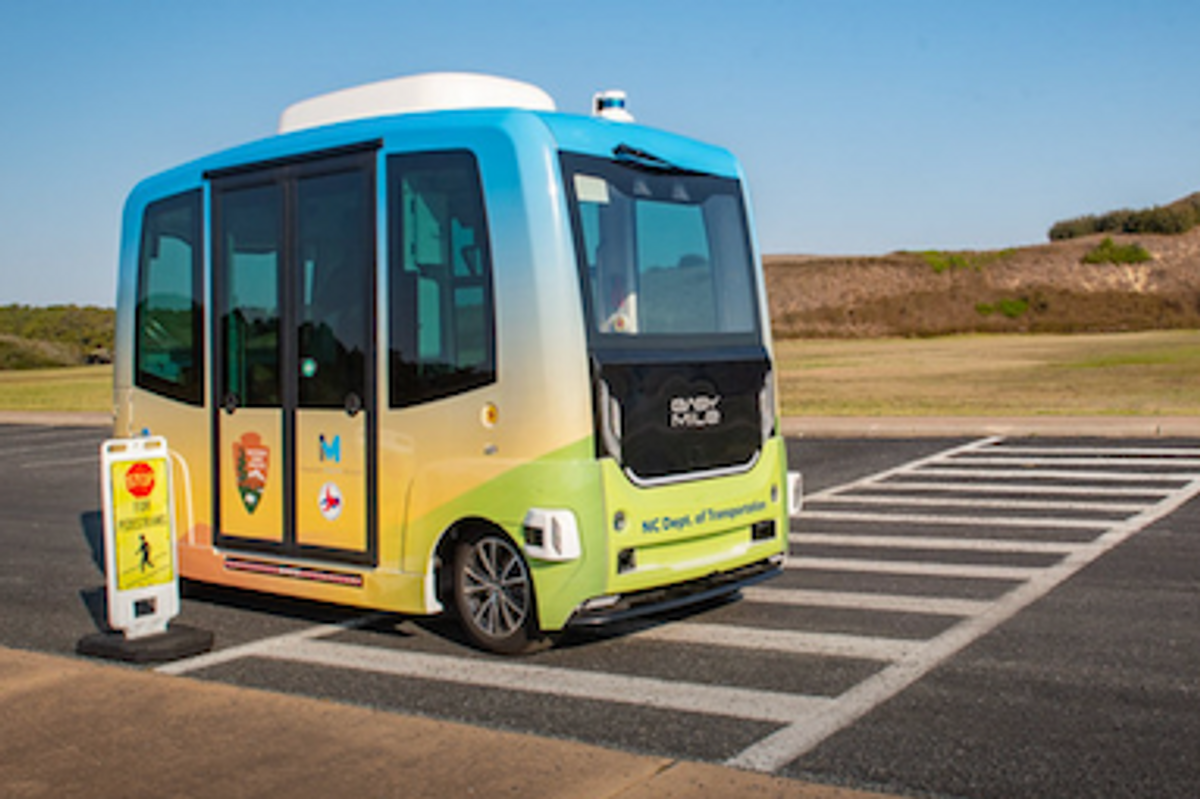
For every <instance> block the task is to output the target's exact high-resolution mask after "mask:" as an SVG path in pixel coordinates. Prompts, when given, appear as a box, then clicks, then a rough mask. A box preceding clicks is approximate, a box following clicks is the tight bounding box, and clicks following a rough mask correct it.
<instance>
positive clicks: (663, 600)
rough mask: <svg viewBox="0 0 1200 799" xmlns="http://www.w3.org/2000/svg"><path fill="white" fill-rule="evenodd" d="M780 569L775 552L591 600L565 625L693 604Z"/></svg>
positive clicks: (598, 624)
mask: <svg viewBox="0 0 1200 799" xmlns="http://www.w3.org/2000/svg"><path fill="white" fill-rule="evenodd" d="M782 572H783V556H782V555H776V556H773V557H770V558H767V559H765V560H760V561H757V562H755V563H751V564H749V565H747V566H742V567H741V568H738V569H733V570H732V571H727V572H717V573H714V574H710V575H708V576H707V577H702V578H700V579H698V580H689V581H688V582H684V583H677V584H675V585H665V586H662V587H659V588H648V589H645V590H642V591H633V592H630V593H627V594H619V595H613V596H607V597H600V598H598V599H592V600H589V601H587V602H584V603H583V604H582V605H580V606H579V607H578V608H576V610H575V612H574V613H572V614H571V617H570V618H569V619H568V620H567V624H566V627H568V628H580V627H601V626H604V625H608V624H614V623H616V622H620V621H625V620H627V619H633V618H637V617H639V616H647V615H650V614H653V613H663V612H666V611H670V610H676V609H678V608H682V607H687V606H688V605H696V604H699V603H701V602H707V601H709V600H712V599H716V598H718V597H722V596H727V595H729V594H732V593H736V592H737V591H740V590H741V589H743V588H745V587H747V586H751V585H754V584H755V583H760V582H762V581H763V580H768V579H770V578H772V577H777V576H778V575H780V574H781V573H782Z"/></svg>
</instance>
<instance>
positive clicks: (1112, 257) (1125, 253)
mask: <svg viewBox="0 0 1200 799" xmlns="http://www.w3.org/2000/svg"><path fill="white" fill-rule="evenodd" d="M1152 258H1153V256H1151V255H1150V253H1148V252H1146V248H1145V247H1143V246H1142V245H1140V244H1137V243H1134V244H1117V243H1115V242H1114V241H1113V240H1112V239H1111V238H1107V237H1106V238H1105V239H1104V241H1102V242H1100V243H1099V244H1097V245H1096V246H1095V247H1093V248H1092V249H1091V250H1089V251H1088V252H1087V254H1085V255H1084V256H1083V262H1084V263H1085V264H1140V263H1145V262H1146V261H1149V260H1151V259H1152Z"/></svg>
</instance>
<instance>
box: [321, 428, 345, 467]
mask: <svg viewBox="0 0 1200 799" xmlns="http://www.w3.org/2000/svg"><path fill="white" fill-rule="evenodd" d="M320 441H321V460H322V461H333V462H334V463H341V462H342V437H341V436H334V437H333V440H332V441H329V440H326V438H325V434H324V433H322V434H321V436H320Z"/></svg>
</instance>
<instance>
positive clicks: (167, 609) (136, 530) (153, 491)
mask: <svg viewBox="0 0 1200 799" xmlns="http://www.w3.org/2000/svg"><path fill="white" fill-rule="evenodd" d="M101 461H102V475H103V484H104V486H103V490H104V503H103V504H104V532H105V541H104V543H105V547H104V549H105V571H106V573H107V574H106V577H107V584H108V620H109V624H110V625H111V626H112V627H113V628H114V629H116V630H121V631H123V632H124V633H125V637H126V638H138V637H141V636H145V635H151V634H154V633H160V632H164V631H166V629H167V625H168V623H169V622H170V620H171V619H172V618H173V617H174V616H176V615H178V613H179V583H178V579H177V576H176V569H175V530H174V518H175V517H174V512H173V509H172V505H171V461H170V452H169V450H168V448H167V442H166V440H165V439H163V438H162V437H161V436H154V437H147V438H132V439H111V440H109V441H106V442H104V445H103V447H102V448H101Z"/></svg>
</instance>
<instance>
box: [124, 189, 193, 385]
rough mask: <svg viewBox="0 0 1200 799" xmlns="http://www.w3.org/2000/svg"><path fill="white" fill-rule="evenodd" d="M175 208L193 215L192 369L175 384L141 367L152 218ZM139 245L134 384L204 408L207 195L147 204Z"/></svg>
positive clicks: (187, 194)
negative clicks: (205, 212) (205, 204)
mask: <svg viewBox="0 0 1200 799" xmlns="http://www.w3.org/2000/svg"><path fill="white" fill-rule="evenodd" d="M173 206H182V207H184V208H185V209H186V210H187V211H189V212H190V213H191V225H190V230H189V231H188V235H189V237H190V238H191V243H192V265H191V272H192V273H191V294H192V296H191V315H192V319H191V335H192V340H191V350H192V364H193V368H192V370H191V374H190V375H189V376H188V380H187V381H186V382H184V383H175V382H172V381H170V380H166V379H164V378H162V377H160V376H158V375H156V374H154V373H152V372H149V371H147V370H145V369H143V368H142V363H143V361H142V358H143V353H144V347H145V342H144V336H145V334H146V331H147V330H148V329H149V326H148V324H147V319H146V318H145V312H146V307H145V306H146V301H147V299H148V298H149V297H148V294H147V290H148V288H149V277H150V275H149V271H150V261H151V259H150V257H149V247H150V236H151V234H152V232H153V231H152V230H151V225H150V224H149V223H150V219H151V216H152V215H153V214H155V213H159V212H162V211H164V210H176V209H175V208H174V207H173ZM140 239H141V240H140V241H139V243H138V267H137V286H136V287H135V292H136V295H137V302H136V303H135V310H134V331H133V337H134V348H133V351H134V355H133V371H134V385H135V386H137V387H138V388H143V389H145V390H147V391H149V392H151V393H153V394H157V395H159V396H163V397H167V398H169V399H173V400H177V401H179V402H185V403H187V404H188V405H194V406H197V407H203V406H204V375H205V372H206V364H205V338H204V310H205V306H204V192H203V191H202V190H201V189H199V188H197V189H189V190H188V191H185V192H180V193H179V194H173V195H170V196H168V197H163V198H161V199H158V200H155V201H153V202H151V203H149V204H147V205H146V208H145V210H144V211H143V212H142V224H141V236H140Z"/></svg>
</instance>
